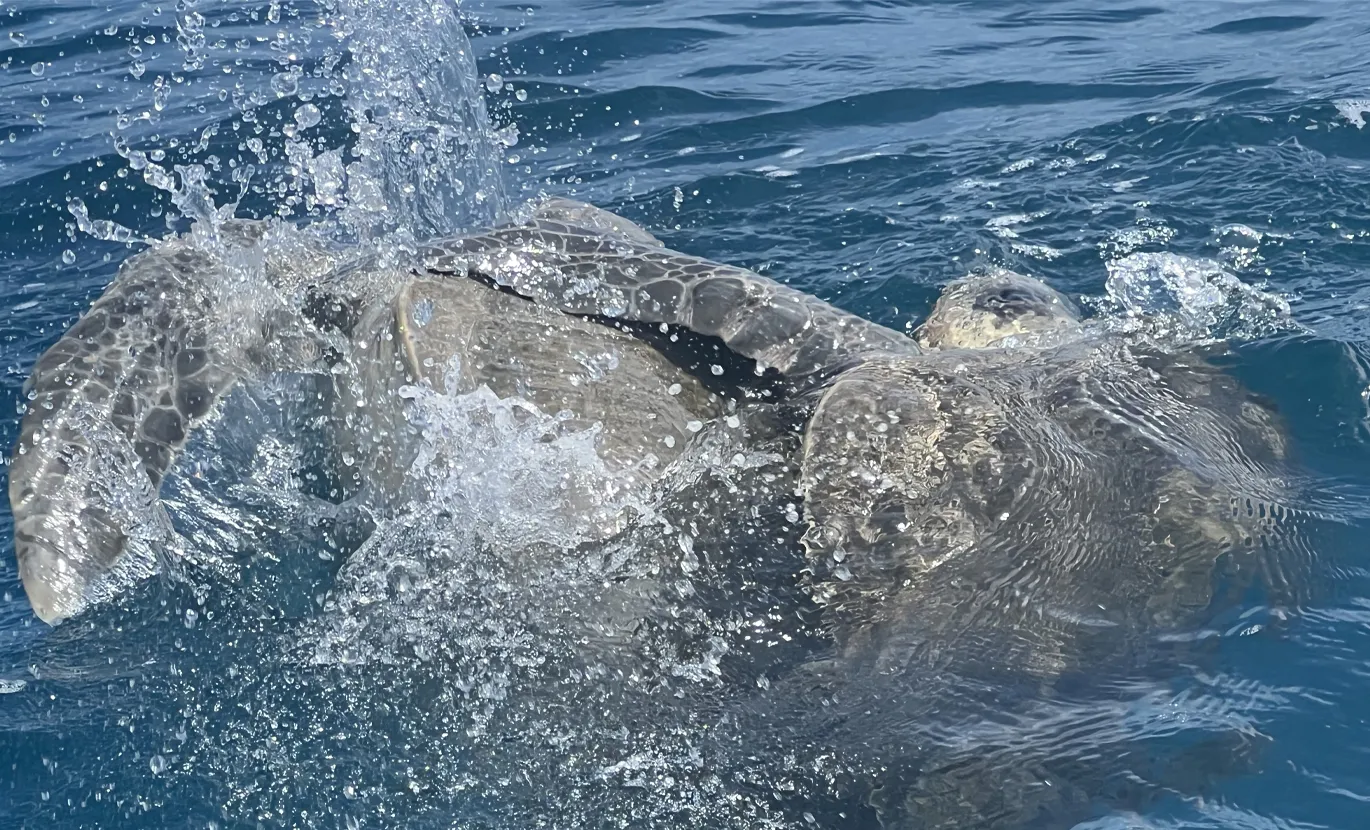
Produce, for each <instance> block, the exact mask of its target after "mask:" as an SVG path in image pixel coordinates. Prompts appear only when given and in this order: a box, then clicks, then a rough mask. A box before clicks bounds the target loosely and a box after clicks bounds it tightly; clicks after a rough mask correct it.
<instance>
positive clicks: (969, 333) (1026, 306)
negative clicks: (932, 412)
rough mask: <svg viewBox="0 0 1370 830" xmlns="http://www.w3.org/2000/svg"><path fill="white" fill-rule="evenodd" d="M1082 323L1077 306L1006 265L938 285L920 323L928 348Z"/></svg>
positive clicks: (1045, 332) (1060, 330)
mask: <svg viewBox="0 0 1370 830" xmlns="http://www.w3.org/2000/svg"><path fill="white" fill-rule="evenodd" d="M1079 327H1080V312H1079V310H1078V309H1077V308H1076V307H1075V304H1074V303H1072V302H1071V301H1070V300H1069V299H1068V298H1067V297H1066V296H1065V295H1064V294H1062V293H1060V292H1059V291H1057V290H1055V289H1053V288H1051V287H1050V286H1048V285H1047V284H1046V283H1044V282H1042V281H1041V280H1037V279H1033V278H1032V277H1026V276H1023V275H1022V274H1018V273H1014V272H1013V271H1008V270H1003V269H999V270H995V271H991V272H988V273H982V274H972V275H970V276H968V277H964V278H962V279H959V280H956V281H955V282H953V283H951V284H950V285H948V286H947V287H946V288H945V289H943V291H942V296H940V297H938V298H937V304H936V305H935V306H933V309H932V313H931V314H929V315H928V319H927V320H925V321H924V322H923V324H922V325H921V326H919V327H918V332H917V338H918V344H919V345H920V346H922V347H923V348H926V349H985V348H993V347H996V346H1003V345H1007V344H1008V343H1009V342H1012V341H1010V340H1009V338H1033V337H1042V336H1051V335H1059V334H1064V333H1068V332H1072V331H1075V330H1077V329H1078V328H1079Z"/></svg>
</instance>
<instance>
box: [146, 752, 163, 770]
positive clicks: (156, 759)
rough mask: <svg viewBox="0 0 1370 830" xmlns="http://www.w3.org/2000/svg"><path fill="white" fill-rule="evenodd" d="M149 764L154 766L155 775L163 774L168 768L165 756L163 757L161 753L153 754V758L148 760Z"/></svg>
mask: <svg viewBox="0 0 1370 830" xmlns="http://www.w3.org/2000/svg"><path fill="white" fill-rule="evenodd" d="M147 764H148V766H149V767H151V768H152V774H153V775H161V774H162V773H164V772H166V768H167V762H166V759H165V758H163V757H162V756H160V755H154V756H152V759H151V760H149V761H148V762H147Z"/></svg>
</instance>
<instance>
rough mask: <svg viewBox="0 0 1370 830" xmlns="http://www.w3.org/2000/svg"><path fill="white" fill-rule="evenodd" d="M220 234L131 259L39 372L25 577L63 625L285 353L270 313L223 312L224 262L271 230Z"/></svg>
mask: <svg viewBox="0 0 1370 830" xmlns="http://www.w3.org/2000/svg"><path fill="white" fill-rule="evenodd" d="M220 230H221V233H220V236H219V241H218V246H215V245H207V244H205V243H204V242H202V241H199V240H197V239H196V238H195V237H181V238H176V239H172V240H168V241H166V242H162V243H158V244H157V245H155V246H154V247H153V248H151V249H149V250H147V251H144V252H142V253H139V254H137V255H136V256H133V257H131V258H130V259H129V260H128V261H127V262H125V263H124V264H123V266H122V267H121V268H120V269H119V273H118V275H117V276H116V278H115V279H114V281H113V282H112V283H111V284H110V286H109V287H108V288H107V289H106V290H105V292H104V294H103V295H102V296H101V297H100V298H99V299H98V300H96V302H95V303H94V304H93V305H92V307H91V308H90V310H89V311H87V312H86V314H85V315H84V316H82V317H81V319H80V320H78V321H77V322H76V324H75V325H73V326H72V327H71V329H70V330H68V331H67V332H66V334H64V335H63V336H62V338H61V339H60V340H58V341H57V342H56V343H55V344H53V346H52V347H51V348H49V349H48V350H47V351H46V352H45V353H44V354H43V355H42V356H41V357H40V358H39V359H38V361H37V363H36V364H35V365H34V367H33V373H32V375H31V376H30V378H29V381H28V384H27V391H28V395H29V404H28V411H27V413H26V414H25V415H24V418H23V422H22V424H21V426H20V435H19V441H18V444H17V445H16V446H15V448H14V454H13V457H12V459H11V462H10V467H9V496H10V507H11V509H12V511H13V514H14V545H15V555H16V557H17V559H18V563H19V575H20V578H21V579H22V581H23V584H24V590H25V591H26V592H27V594H28V596H29V602H30V603H31V604H32V606H33V610H34V613H35V614H37V615H38V617H39V618H40V619H42V620H43V621H45V622H47V623H49V624H54V625H55V624H56V623H58V622H61V621H62V620H64V619H66V618H68V617H70V616H72V615H73V614H75V613H77V612H78V611H79V610H80V609H81V608H82V606H83V605H84V602H85V598H86V594H87V590H88V589H89V588H91V587H92V586H93V585H94V584H96V583H97V582H98V580H99V579H100V577H102V576H103V575H104V574H106V573H107V572H108V571H109V570H110V569H111V568H113V567H114V566H115V565H116V563H118V562H119V560H120V558H121V557H122V556H123V554H124V551H125V548H126V546H127V543H128V538H129V537H128V534H129V532H130V531H131V530H132V529H133V527H134V526H136V525H137V524H138V523H139V521H140V517H139V516H137V515H136V514H137V512H138V510H139V509H140V508H146V507H147V506H150V505H149V503H150V502H152V501H154V500H155V498H156V493H157V490H158V488H159V487H160V486H161V483H162V479H163V477H165V475H166V472H167V470H168V469H169V468H170V467H171V464H172V462H173V461H174V460H175V458H176V455H177V454H178V452H179V451H180V450H181V448H182V447H183V446H184V445H185V442H186V436H187V434H188V433H189V432H190V431H191V430H192V429H194V428H195V427H196V426H197V425H198V424H199V423H200V422H201V421H202V420H203V419H204V417H205V416H206V415H207V414H208V413H209V411H210V409H211V408H212V407H213V406H214V404H215V402H216V401H217V400H218V399H219V398H221V397H222V396H223V395H224V394H225V393H226V392H227V391H228V390H229V389H230V388H232V386H233V385H234V383H235V382H236V381H237V380H238V379H239V378H240V377H241V375H242V373H243V372H244V371H245V370H246V367H247V366H249V365H251V364H252V362H253V360H254V359H255V360H258V361H260V360H263V359H271V358H272V357H273V355H272V353H273V352H274V351H276V350H278V349H279V347H280V346H281V343H279V342H269V341H271V340H273V339H277V338H275V335H273V334H270V333H269V330H270V327H271V326H272V315H271V312H270V311H268V312H262V311H261V308H259V307H256V306H255V305H254V304H253V303H252V302H251V301H249V302H247V303H242V304H240V305H243V306H253V307H251V308H244V307H236V306H235V307H233V308H229V307H227V306H225V304H224V302H223V300H224V297H225V294H226V286H229V285H231V284H232V283H231V280H230V278H229V274H228V271H227V270H226V269H227V266H226V264H225V258H224V257H225V256H227V257H231V256H233V254H234V252H235V250H246V249H247V248H249V247H250V246H252V245H254V244H255V243H256V242H257V240H258V239H259V238H260V237H261V236H262V233H263V232H264V231H265V225H261V224H258V223H236V222H235V223H230V224H229V225H227V226H225V227H224V228H221V229H220ZM216 247H217V248H218V250H219V252H220V253H214V252H212V251H213V250H214V249H215V248H216ZM234 299H242V298H241V297H236V298H234ZM281 311H283V309H277V313H280V312H281ZM140 476H146V480H143V479H141V478H140ZM149 488H150V489H149ZM140 502H141V504H140Z"/></svg>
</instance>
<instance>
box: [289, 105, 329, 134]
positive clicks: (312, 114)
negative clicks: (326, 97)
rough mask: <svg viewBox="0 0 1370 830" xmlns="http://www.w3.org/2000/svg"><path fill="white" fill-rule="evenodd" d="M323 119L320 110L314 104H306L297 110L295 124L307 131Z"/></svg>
mask: <svg viewBox="0 0 1370 830" xmlns="http://www.w3.org/2000/svg"><path fill="white" fill-rule="evenodd" d="M322 118H323V116H322V114H320V112H319V108H318V107H316V106H314V105H313V104H305V105H304V106H302V107H300V108H299V109H297V110H295V123H296V124H298V125H299V127H300V129H302V130H307V129H309V128H310V127H312V126H314V125H315V124H318V123H319V121H320V120H321V119H322Z"/></svg>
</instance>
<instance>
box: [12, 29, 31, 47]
mask: <svg viewBox="0 0 1370 830" xmlns="http://www.w3.org/2000/svg"><path fill="white" fill-rule="evenodd" d="M10 40H12V41H14V43H15V45H16V46H23V45H24V44H25V43H26V42H28V36H27V35H25V34H24V33H23V32H10Z"/></svg>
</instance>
